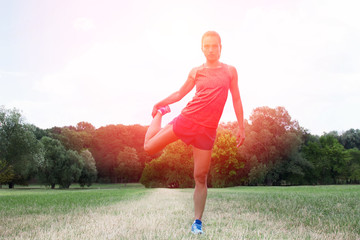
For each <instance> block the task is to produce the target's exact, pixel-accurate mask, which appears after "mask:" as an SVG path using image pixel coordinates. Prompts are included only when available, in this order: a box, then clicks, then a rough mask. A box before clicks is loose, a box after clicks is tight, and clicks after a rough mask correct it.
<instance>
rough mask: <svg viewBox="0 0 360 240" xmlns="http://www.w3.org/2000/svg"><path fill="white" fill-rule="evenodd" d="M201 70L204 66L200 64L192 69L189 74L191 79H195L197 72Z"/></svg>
mask: <svg viewBox="0 0 360 240" xmlns="http://www.w3.org/2000/svg"><path fill="white" fill-rule="evenodd" d="M202 69H204V64H201V65H200V66H197V67H194V68H192V69H191V71H190V73H189V76H191V77H192V78H194V79H195V77H196V74H197V72H198V71H200V70H202Z"/></svg>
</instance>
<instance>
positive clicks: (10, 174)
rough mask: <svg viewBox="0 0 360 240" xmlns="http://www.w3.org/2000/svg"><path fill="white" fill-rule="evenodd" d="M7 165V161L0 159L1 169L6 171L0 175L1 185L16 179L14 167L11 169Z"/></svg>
mask: <svg viewBox="0 0 360 240" xmlns="http://www.w3.org/2000/svg"><path fill="white" fill-rule="evenodd" d="M7 165H8V164H7V162H6V161H4V160H1V159H0V169H5V170H4V171H2V172H1V173H0V185H1V184H2V183H8V182H11V181H12V180H13V179H14V177H15V174H14V170H13V168H12V166H11V165H10V166H9V167H6V166H7Z"/></svg>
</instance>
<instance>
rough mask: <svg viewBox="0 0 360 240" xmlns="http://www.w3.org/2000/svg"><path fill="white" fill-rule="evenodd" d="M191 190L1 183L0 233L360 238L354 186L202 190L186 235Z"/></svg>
mask: <svg viewBox="0 0 360 240" xmlns="http://www.w3.org/2000/svg"><path fill="white" fill-rule="evenodd" d="M192 193H193V190H192V189H145V188H143V187H142V186H141V185H138V184H135V185H132V184H130V185H127V187H124V186H123V185H121V186H120V185H95V186H93V187H91V188H90V189H87V188H85V189H80V188H76V186H75V188H72V189H69V190H58V189H55V190H51V189H45V188H41V187H38V186H37V187H34V186H32V187H28V188H21V189H20V188H15V189H5V188H3V189H0V239H97V240H100V239H360V201H359V199H360V186H359V185H349V186H300V187H235V188H225V189H209V194H208V200H207V206H206V210H205V214H204V218H203V221H204V231H205V234H204V235H202V236H193V235H192V234H191V233H190V226H191V223H192V216H193V204H192Z"/></svg>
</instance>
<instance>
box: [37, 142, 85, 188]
mask: <svg viewBox="0 0 360 240" xmlns="http://www.w3.org/2000/svg"><path fill="white" fill-rule="evenodd" d="M41 143H42V145H43V147H44V158H43V160H42V161H40V162H39V178H40V180H41V181H42V182H43V183H44V184H46V185H50V186H51V187H52V188H54V187H55V184H59V185H60V187H61V188H69V186H70V185H71V183H73V182H76V181H78V180H79V178H80V176H81V173H82V170H83V167H84V164H85V163H84V159H83V158H82V157H81V156H80V154H79V153H77V152H76V151H74V150H66V149H65V147H64V146H63V145H62V144H61V142H60V141H59V140H56V139H52V138H49V137H43V138H42V139H41Z"/></svg>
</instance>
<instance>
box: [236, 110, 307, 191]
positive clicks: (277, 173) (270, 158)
mask: <svg viewBox="0 0 360 240" xmlns="http://www.w3.org/2000/svg"><path fill="white" fill-rule="evenodd" d="M250 121H251V124H249V125H248V126H247V128H245V133H246V139H245V142H244V145H243V146H242V147H240V149H239V152H240V156H241V157H242V158H243V159H246V162H245V166H244V169H245V170H247V172H245V174H250V173H251V174H250V175H249V177H251V181H250V184H260V182H259V181H260V180H262V179H263V180H264V181H265V182H264V183H266V184H267V185H272V184H277V185H278V184H281V180H282V179H281V177H282V176H284V175H285V173H286V171H287V170H286V167H285V165H286V162H288V161H290V160H291V156H292V154H293V153H294V152H297V151H298V150H299V148H300V146H301V143H302V141H303V140H302V136H303V132H302V129H301V128H300V126H299V124H298V122H297V121H294V120H292V119H291V117H290V115H289V113H288V112H287V111H286V109H285V108H283V107H277V108H275V109H272V108H269V107H260V108H256V109H255V110H254V111H253V113H252V115H251V116H250ZM254 156H255V157H254ZM251 159H252V160H251ZM254 159H256V161H253V160H254ZM250 165H251V167H250ZM252 168H254V169H252ZM265 171H266V174H265V178H263V175H264V172H265ZM287 174H289V172H287ZM249 180H250V179H249Z"/></svg>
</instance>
